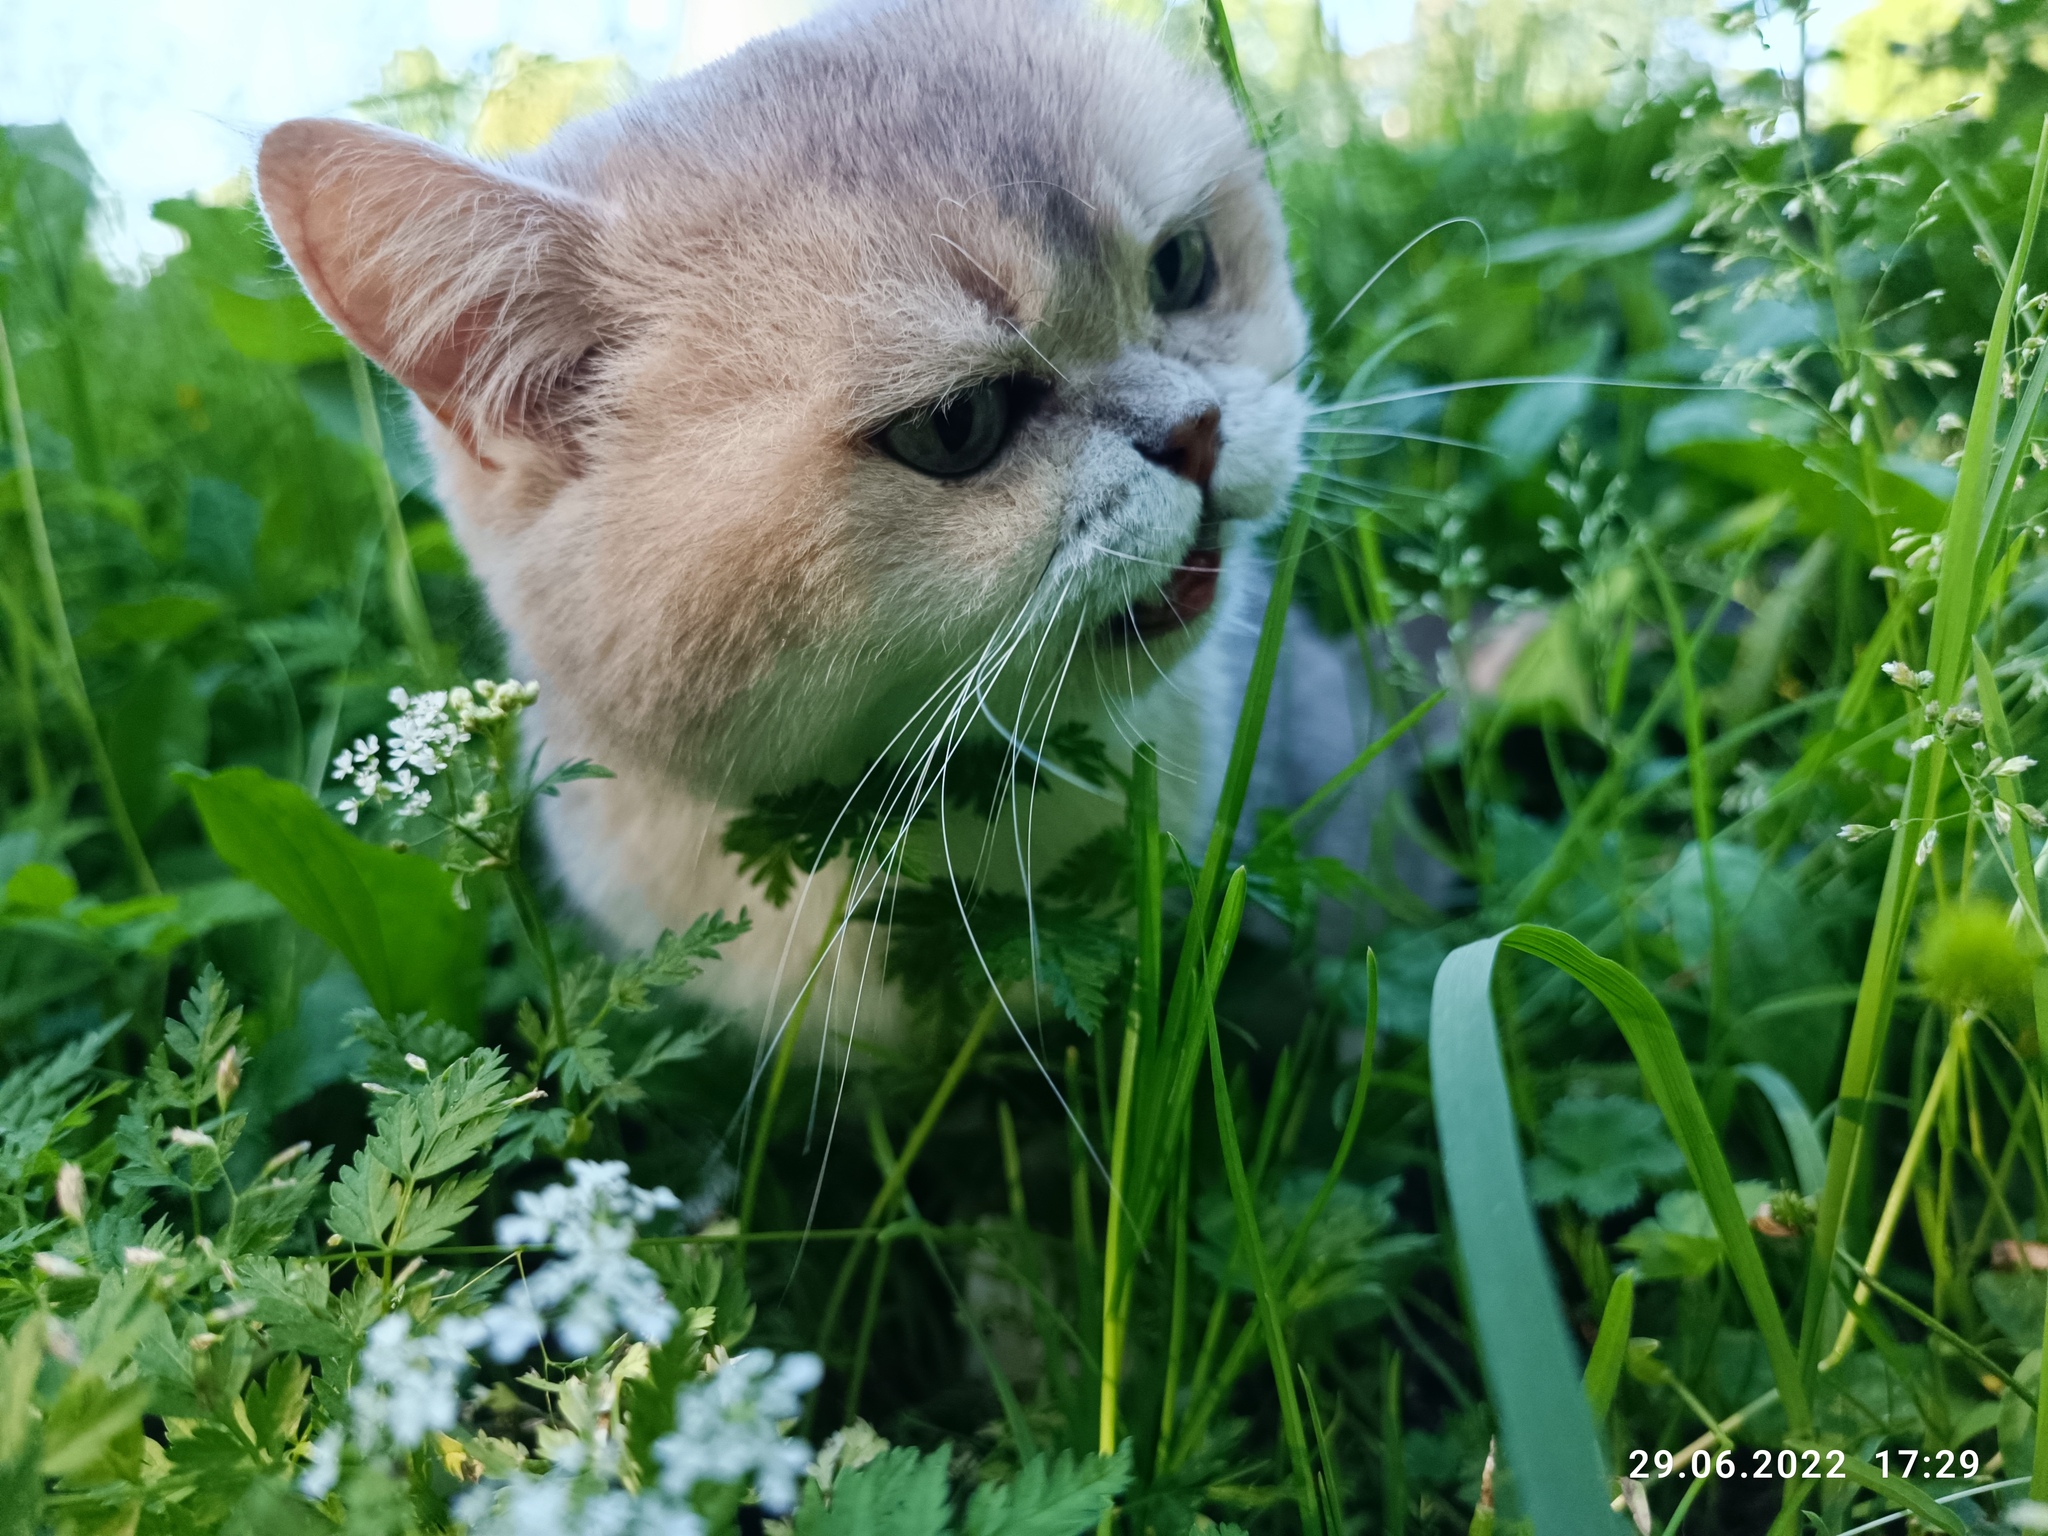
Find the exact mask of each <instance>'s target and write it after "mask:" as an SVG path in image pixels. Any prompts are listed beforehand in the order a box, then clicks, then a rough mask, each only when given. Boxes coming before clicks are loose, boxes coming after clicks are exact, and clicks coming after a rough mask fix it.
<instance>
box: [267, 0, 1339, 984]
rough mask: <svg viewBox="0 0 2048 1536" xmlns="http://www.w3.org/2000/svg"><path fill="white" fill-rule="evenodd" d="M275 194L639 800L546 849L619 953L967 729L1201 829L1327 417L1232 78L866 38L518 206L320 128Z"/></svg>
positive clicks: (863, 23)
mask: <svg viewBox="0 0 2048 1536" xmlns="http://www.w3.org/2000/svg"><path fill="white" fill-rule="evenodd" d="M257 187H258V192H259V197H260V200H261V204H262V207H263V210H264V212H265V214H266V216H267V217H268V219H269V222H270V227H271V229H272V230H273V232H274V235H275V238H276V240H277V242H278V245H279V246H280V248H281V249H282V251H283V252H284V254H285V256H286V257H287V258H288V259H289V261H290V262H291V264H292V266H293V267H294V268H295V269H296V270H297V272H298V274H299V276H300V278H301V279H302V281H303V282H304V285H305V288H306V290H307V292H308V293H309V294H310V295H311V297H312V298H313V300H314V302H315V303H316V304H317V305H318V306H319V308H320V309H321V310H322V311H323V312H324V313H325V315H326V316H327V318H328V319H329V320H331V321H332V322H333V324H334V325H335V326H336V327H337V328H338V329H339V330H341V331H342V332H343V333H344V334H345V335H346V336H348V337H349V338H350V339H351V340H352V341H353V342H355V343H356V345H358V346H359V347H360V348H361V349H362V350H363V351H364V352H365V353H367V354H368V355H369V356H370V357H371V358H373V359H374V360H375V361H376V362H377V363H379V364H380V365H381V366H382V367H384V368H385V369H387V370H388V371H389V372H390V373H391V374H393V375H394V376H395V377H396V378H397V379H399V380H400V381H402V382H403V383H404V384H405V385H406V386H408V387H409V388H410V389H411V390H412V391H413V393H414V395H415V396H416V398H417V401H418V406H419V419H420V421H421V424H422V430H423V434H424V437H425V439H426V441H427V444H428V446H429V448H430V450H431V454H432V457H433V460H434V463H435V466H436V486H437V490H438V493H439V496H440V499H441V501H442V504H443V505H444V506H445V508H446V510H447V515H448V517H449V520H450V522H451V524H452V525H453V528H454V531H455V533H456V535H457V537H458V539H459V540H460V542H461V544H462V546H463V548H464V550H465V551H466V553H467V555H468V557H469V560H470V563H471V566H472V569H473V570H474V571H475V573H476V575H477V576H478V578H479V579H480V581H481V583H482V586H483V588H484V591H485V593H486V594H487V596H488V599H489V602H490V606H491V609H492V611H493V613H494V614H495V616H496V617H497V619H498V621H499V622H500V623H501V625H502V626H503V628H504V630H505V632H506V634H507V636H508V637H509V640H510V642H511V645H512V649H513V655H514V657H515V660H516V664H517V665H518V666H519V668H520V669H521V672H522V675H529V676H532V677H535V678H536V679H538V681H539V682H540V684H541V703H540V704H539V706H537V708H536V710H535V712H534V715H535V719H534V725H533V729H534V731H535V732H536V733H537V738H538V737H545V739H546V742H547V751H548V754H549V756H550V757H551V758H554V759H562V758H571V757H588V758H592V759H595V760H596V761H598V762H601V763H603V764H605V765H606V766H608V767H609V768H610V769H612V770H613V772H614V773H615V774H616V775H617V778H616V780H614V781H611V782H603V781H595V782H582V783H576V784H572V785H569V786H567V787H566V788H565V789H564V792H563V793H562V795H561V797H560V798H559V800H558V801H555V802H552V803H551V804H549V805H548V807H547V809H546V814H545V829H546V834H547V839H548V842H549V845H550V849H551V852H552V856H553V858H554V860H555V863H556V866H557V868H558V870H559V873H560V876H561V878H562V880H563V882H564V883H565V885H566V887H567V889H568V891H569V893H570V894H571V896H572V897H573V898H574V900H575V901H576V903H577V904H578V905H579V906H580V907H581V908H582V909H583V910H584V911H586V912H587V913H589V914H590V915H591V916H593V917H594V918H595V919H596V920H597V921H598V923H599V924H601V925H602V927H603V928H604V929H606V930H607V931H608V932H609V933H610V934H611V935H612V936H613V937H614V938H615V939H616V940H617V941H618V942H620V943H622V944H644V943H645V942H647V941H648V940H650V939H651V938H652V937H653V936H654V935H655V934H656V933H658V932H659V930H660V929H662V928H663V927H681V926H682V925H683V924H685V923H687V922H688V921H689V920H690V919H691V918H693V917H695V916H696V915H697V914H698V913H700V912H702V911H705V910H708V909H710V908H713V907H719V906H723V907H725V908H726V909H727V910H728V911H730V910H732V909H734V908H736V907H738V906H740V905H742V904H745V903H747V902H749V901H750V900H751V901H752V903H753V905H754V906H755V908H756V910H757V912H758V910H759V907H760V902H759V897H758V892H753V891H750V888H749V885H748V882H747V881H746V880H745V879H744V878H743V877H742V875H741V874H740V872H739V870H738V868H737V866H736V864H735V862H734V861H733V859H732V858H731V857H730V856H729V855H727V854H725V853H724V852H723V851H722V849H721V844H720V834H721V829H722V828H723V826H724V824H725V823H726V821H727V820H728V819H729V818H730V816H731V815H732V814H733V812H734V811H735V810H736V809H739V808H743V807H745V806H746V805H747V804H749V802H750V801H751V800H752V799H753V798H754V797H755V796H756V795H758V794H761V793H763V792H765V791H772V790H777V789H784V788H788V787H790V786H793V785H800V784H804V783H806V782H810V781H814V780H827V781H834V782H847V781H849V780H851V779H853V778H855V777H857V776H858V774H859V773H860V772H861V771H862V769H863V767H864V766H865V765H866V764H868V763H869V762H870V761H872V760H874V759H875V758H877V757H878V756H885V755H893V756H895V757H896V758H898V759H907V760H909V761H911V762H912V763H913V765H914V766H913V770H909V771H906V773H904V774H899V775H898V780H897V782H898V783H899V784H900V785H901V786H902V788H901V789H900V790H899V793H903V794H911V793H925V794H929V793H931V792H932V790H931V784H930V781H931V777H932V772H933V769H934V765H935V764H936V763H938V762H942V761H943V758H944V754H945V752H946V751H948V750H950V749H951V746H952V745H953V744H954V743H957V741H958V740H960V739H961V738H962V737H963V736H964V735H965V734H967V733H968V732H969V731H970V730H973V731H983V732H987V731H998V732H1001V733H1003V734H1006V735H1009V736H1010V737H1011V738H1012V740H1013V741H1017V742H1021V743H1023V744H1024V746H1025V750H1029V742H1030V741H1032V740H1040V739H1042V738H1043V735H1044V731H1045V729H1046V728H1047V726H1048V725H1049V723H1050V721H1051V719H1052V718H1053V711H1054V709H1055V707H1056V708H1057V711H1058V713H1059V717H1060V718H1062V719H1068V718H1078V719H1082V720H1086V721H1090V722H1092V723H1094V724H1095V725H1096V726H1097V727H1098V728H1099V730H1100V732H1101V734H1102V735H1103V737H1104V739H1106V740H1110V741H1112V742H1119V743H1121V742H1128V741H1131V740H1134V739H1136V738H1138V737H1140V736H1144V737H1148V738H1149V739H1151V740H1153V741H1155V742H1158V743H1159V744H1160V751H1161V756H1162V759H1163V761H1164V762H1165V763H1166V765H1167V778H1168V779H1169V781H1170V783H1172V784H1178V785H1179V786H1180V793H1179V796H1178V798H1177V800H1176V801H1174V802H1173V803H1174V804H1175V805H1176V806H1177V810H1175V811H1174V813H1173V814H1177V815H1179V816H1180V817H1182V818H1183V819H1187V818H1188V817H1190V816H1191V815H1192V807H1193V806H1194V805H1195V804H1196V803H1197V802H1198V801H1199V798H1200V796H1199V790H1198V789H1197V788H1194V787H1192V785H1193V780H1194V779H1195V777H1196V776H1197V775H1196V774H1195V772H1194V769H1193V766H1192V765H1193V764H1194V763H1195V761H1196V759H1197V758H1198V757H1199V756H1200V754H1201V752H1202V751H1203V750H1204V748H1203V746H1202V743H1203V742H1205V741H1211V742H1213V740H1214V739H1215V738H1216V736H1217V727H1216V726H1214V725H1213V724H1211V723H1209V717H1211V716H1214V715H1216V714H1217V713H1218V712H1219V711H1227V710H1229V709H1230V708H1232V707H1234V699H1231V698H1228V697H1220V696H1219V695H1224V694H1228V692H1229V689H1228V688H1227V687H1226V686H1224V685H1222V684H1219V683H1218V682H1217V677H1218V676H1223V675H1226V674H1227V673H1228V672H1229V671H1230V668H1228V667H1225V668H1222V669H1221V672H1219V670H1218V669H1217V668H1216V667H1214V666H1209V665H1206V664H1205V661H1204V654H1205V650H1207V649H1213V647H1205V644H1204V641H1203V636H1204V633H1205V630H1207V629H1208V628H1209V627H1210V626H1211V624H1212V622H1213V617H1214V616H1213V614H1212V611H1211V610H1212V609H1213V608H1215V607H1216V606H1217V593H1218V587H1219V581H1223V582H1224V583H1225V585H1226V586H1227V585H1228V583H1229V581H1231V580H1234V579H1236V577H1235V569H1234V568H1235V567H1236V565H1237V564H1238V559H1237V558H1233V559H1232V561H1231V562H1230V564H1231V566H1232V567H1233V572H1232V575H1230V576H1228V577H1226V576H1225V575H1224V573H1223V566H1224V554H1225V551H1226V549H1228V548H1229V547H1231V546H1233V545H1241V544H1242V543H1243V542H1244V538H1243V535H1244V533H1245V531H1246V530H1248V529H1249V528H1250V527H1252V526H1253V525H1256V524H1258V523H1259V522H1261V521H1262V520H1266V519H1269V518H1271V517H1272V516H1274V515H1275V514H1276V512H1278V511H1279V510H1280V509H1281V508H1282V507H1283V505H1284V504H1285V502H1286V500H1287V497H1288V493H1289V489H1290V486H1291V484H1292V482H1293V480H1294V478H1295V476H1296V473H1297V468H1298V461H1299V457H1300V448H1301V442H1302V435H1303V430H1304V423H1305V421H1306V419H1307V418H1306V409H1307V408H1306V406H1305V403H1304V400H1303V397H1302V394H1301V392H1300V391H1299V389H1298V388H1297V386H1296V382H1295V374H1296V371H1297V369H1298V367H1299V365H1300V362H1301V359H1302V357H1303V355H1304V352H1305V350H1306V347H1305V322H1304V318H1303V313H1302V310H1301V307H1300V305H1299V303H1298V302H1297V300H1296V297H1295V294H1294V292H1293V289H1292V286H1291V283H1290V276H1289V270H1288V265H1287V260H1286V242H1285V232H1284V229H1283V226H1282V223H1281V218H1280V210H1279V207H1278V203H1277V201H1276V198H1275V196H1274V193H1273V191H1272V189H1271V187H1270V186H1269V184H1268V181H1267V178H1266V175H1265V168H1264V164H1263V160H1262V157H1261V155H1260V153H1259V151H1258V149H1257V148H1256V147H1255V146H1254V144H1253V142H1252V140H1251V138H1250V135H1249V134H1248V132H1247V129H1246V125H1245V124H1244V122H1243V121H1242V120H1241V119H1240V117H1239V115H1238V113H1237V111H1236V109H1235V107H1234V105H1233V103H1232V100H1231V97H1230V95H1229V94H1228V92H1227V91H1226V90H1225V88H1224V86H1223V85H1222V84H1221V82H1220V81H1219V80H1218V79H1217V78H1216V76H1215V75H1214V74H1213V72H1210V71H1207V70H1206V69H1202V70H1198V69H1195V68H1191V67H1190V66H1189V65H1187V64H1185V63H1183V62H1182V61H1180V60H1179V59H1177V58H1175V57H1174V56H1173V55H1172V54H1170V53H1169V52H1168V51H1167V50H1166V49H1165V48H1164V47H1163V46H1162V45H1161V44H1160V43H1159V42H1158V41H1157V40H1156V39H1155V38H1153V37H1151V36H1148V35H1146V34H1144V33H1141V32H1139V31H1137V30H1135V29H1133V28H1131V27H1129V26H1127V25H1125V24H1124V23H1122V22H1119V21H1117V20H1114V19H1112V18H1110V17H1108V16H1105V15H1103V14H1100V13H1098V12H1096V11H1095V10H1093V9H1091V8H1090V7H1088V6H1087V5H1085V4H1083V3H1079V0H894V3H865V4H851V5H842V6H840V7H838V8H836V9H834V10H831V11H829V12H826V13H824V14H823V15H821V16H818V17H815V18H813V19H812V20H810V21H808V22H806V23H803V24H800V25H797V26H795V27H792V28H790V29H788V30H786V31H783V32H780V33H776V34H772V35H770V36H767V37H765V38H762V39H759V40H757V41H755V42H753V43H750V44H748V45H747V46H745V47H743V48H741V49H740V50H739V51H737V52H736V53H733V54H731V55H729V56H727V57H725V58H723V59H721V60H719V61H717V62H715V63H712V64H710V65H707V66H705V67H703V68H701V69H699V70H697V71H696V72H694V73H692V74H689V75H687V76H684V77H681V78H679V79H675V80H671V81H667V82H664V83H662V84H659V85H656V86H653V87H652V88H650V89H648V90H646V91H645V92H644V93H643V94H640V95H639V96H637V97H635V98H634V99H632V100H630V101H628V102H626V103H625V104H623V105H621V106H619V107H617V108H615V109H612V110H610V111H607V112H604V113H601V114H599V115H596V116H591V117H586V118H583V119H580V120H578V121H575V122H573V123H571V124H570V125H568V126H567V127H566V128H564V129H563V130H562V131H561V132H560V133H558V134H557V135H556V136H555V137H554V138H553V139H552V140H551V141H550V142H549V143H548V144H547V145H546V146H544V147H543V148H541V149H539V150H537V151H535V152H533V153H531V154H527V155H522V156H519V157H517V158H514V159H511V160H509V161H506V162H503V163H498V164H491V165H486V164H480V163H477V162H475V161H473V160H469V159H465V158H462V157H461V156H458V155H456V154H454V153H451V152H449V151H446V150H444V149H441V148H438V147H435V146H434V145H431V144H429V143H427V142H424V141H421V140H417V139H413V138H409V137H406V136H404V135H401V134H398V133H395V132H391V131H388V130H385V129H381V128H377V127H372V126H369V125H366V124H362V123H356V122H347V121H338V120H321V119H302V120H298V121H293V122H288V123H285V124H283V125H281V126H279V127H277V128H275V129H273V130H271V132H270V133H269V134H268V135H267V136H266V137H265V138H264V140H263V143H262V146H261V150H260V154H259V159H258V167H257ZM1226 681H1227V677H1226ZM1055 692H1057V693H1058V695H1059V697H1058V699H1057V703H1056V706H1055V701H1054V694H1055ZM1228 729H1229V720H1228V717H1227V715H1226V716H1225V718H1224V720H1223V723H1222V726H1221V733H1222V735H1223V736H1224V737H1226V738H1227V735H1228ZM1205 733H1206V734H1205ZM537 738H536V739H537ZM920 754H922V757H920ZM1211 756H1213V752H1211ZM918 764H921V765H922V766H921V767H917V766H916V765H918ZM1176 770H1178V771H1176ZM1059 793H1060V794H1061V795H1064V796H1066V798H1067V799H1068V800H1070V801H1073V802H1076V803H1080V802H1085V801H1086V799H1087V797H1086V796H1085V795H1083V794H1081V792H1080V791H1078V790H1073V789H1071V788H1068V787H1063V788H1062V789H1061V790H1060V792H1059ZM1055 798H1056V799H1057V796H1056V797H1055ZM1089 814H1090V812H1089V811H1088V809H1087V808H1086V807H1085V806H1083V807H1082V808H1081V809H1079V810H1077V811H1075V813H1074V816H1073V817H1070V818H1067V819H1069V820H1078V821H1086V819H1087V816H1088V815H1089ZM1094 814H1096V815H1097V816H1098V817H1099V816H1100V815H1102V814H1103V812H1101V811H1100V809H1099V808H1098V809H1097V810H1096V811H1095V812H1094ZM1038 818H1039V821H1040V823H1041V824H1042V825H1043V826H1048V827H1049V826H1052V825H1053V824H1055V823H1058V822H1060V821H1061V820H1062V817H1061V816H1060V815H1058V814H1055V813H1053V812H1052V811H1049V810H1041V811H1040V812H1039V813H1038ZM1034 835H1035V834H1034ZM1046 835H1047V836H1049V837H1052V838H1053V839H1054V841H1055V842H1057V834H1056V833H1047V834H1046ZM1069 840H1070V841H1071V837H1070V838H1069ZM968 841H970V842H972V841H974V839H971V838H970V839H968ZM987 841H990V839H985V838H984V839H982V840H981V843H985V842H987ZM997 841H999V840H997ZM981 843H976V847H977V848H980V847H981ZM954 851H956V852H957V849H955V850H954ZM1034 856H1036V855H1035V852H1034V851H1033V850H1025V851H1024V852H1022V853H1021V854H1019V855H1018V856H1017V857H1018V858H1019V859H1021V861H1022V862H1023V863H1024V864H1026V865H1028V864H1029V863H1030V861H1031V859H1032V858H1033V857H1034ZM1011 874H1012V877H1013V878H1015V877H1016V874H1017V872H1016V870H1015V869H1013V870H1012V871H1011ZM829 905H830V903H829V901H828V900H826V899H821V898H820V897H819V896H817V895H815V894H810V893H807V894H806V896H805V897H804V898H803V900H802V902H800V903H799V905H798V909H797V915H796V917H795V919H794V920H793V921H785V922H782V923H780V924H777V923H774V922H763V923H760V924H758V925H757V927H756V931H755V932H754V933H753V934H752V935H751V936H750V937H749V938H747V939H745V940H742V941H741V943H740V944H739V945H738V946H736V947H735V949H734V950H733V951H731V952H729V954H728V964H726V965H725V966H722V967H718V968H716V970H717V971H718V972H719V973H720V977H719V986H720V991H719V996H720V999H721V1000H722V1001H724V1002H726V1003H729V1004H732V1005H735V1006H756V1007H761V1006H767V1005H769V1004H771V1003H773V1002H775V1001H777V1000H780V1001H782V1002H784V1003H786V1002H787V1000H788V999H789V997H790V996H791V994H792V991H793V989H794V987H795V986H796V985H797V984H798V983H799V982H800V980H801V973H803V972H804V970H805V967H806V966H807V965H808V964H809V956H810V954H811V952H812V950H813V948H814V947H815V946H816V945H817V943H818V942H819V939H820V937H821V935H822V934H823V933H824V930H825V925H826V921H827V908H828V906H829ZM792 957H794V958H792ZM856 958H857V959H858V958H859V957H856Z"/></svg>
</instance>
